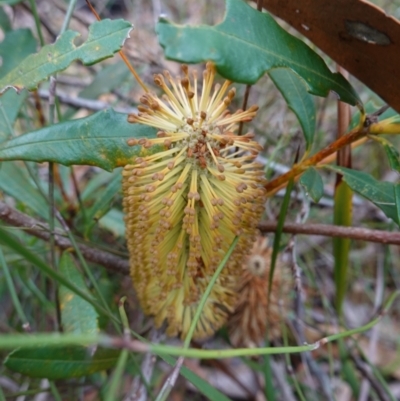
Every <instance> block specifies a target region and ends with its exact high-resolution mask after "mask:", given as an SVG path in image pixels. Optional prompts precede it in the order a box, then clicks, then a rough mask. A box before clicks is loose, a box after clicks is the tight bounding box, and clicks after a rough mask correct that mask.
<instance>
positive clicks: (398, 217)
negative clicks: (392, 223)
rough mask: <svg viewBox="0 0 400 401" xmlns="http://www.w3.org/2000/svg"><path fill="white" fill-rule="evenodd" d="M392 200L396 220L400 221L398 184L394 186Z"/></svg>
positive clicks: (399, 191) (399, 187)
mask: <svg viewBox="0 0 400 401" xmlns="http://www.w3.org/2000/svg"><path fill="white" fill-rule="evenodd" d="M393 189H394V191H393V192H394V199H395V201H396V212H397V219H398V221H400V184H399V183H397V184H394V187H393Z"/></svg>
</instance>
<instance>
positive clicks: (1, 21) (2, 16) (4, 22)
mask: <svg viewBox="0 0 400 401" xmlns="http://www.w3.org/2000/svg"><path fill="white" fill-rule="evenodd" d="M0 4H1V0H0ZM0 27H1V28H2V29H3V31H11V29H12V27H11V23H10V20H9V18H8V15H7V13H6V12H5V11H4V8H0Z"/></svg>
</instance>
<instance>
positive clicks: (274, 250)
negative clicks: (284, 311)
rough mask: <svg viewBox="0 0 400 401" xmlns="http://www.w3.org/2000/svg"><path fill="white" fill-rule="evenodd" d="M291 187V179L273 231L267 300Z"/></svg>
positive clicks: (292, 183)
mask: <svg viewBox="0 0 400 401" xmlns="http://www.w3.org/2000/svg"><path fill="white" fill-rule="evenodd" d="M293 185H294V181H293V179H291V180H290V181H289V182H288V185H287V187H286V192H285V196H284V197H283V202H282V205H281V209H280V211H279V217H278V224H277V227H276V230H275V237H274V243H273V245H272V255H271V267H270V270H269V276H268V299H269V297H270V295H271V292H272V291H271V289H272V281H273V278H274V272H275V265H276V259H277V258H278V253H279V248H280V244H281V237H282V232H283V225H284V224H285V219H286V215H287V212H288V210H289V204H290V195H291V193H292V189H293Z"/></svg>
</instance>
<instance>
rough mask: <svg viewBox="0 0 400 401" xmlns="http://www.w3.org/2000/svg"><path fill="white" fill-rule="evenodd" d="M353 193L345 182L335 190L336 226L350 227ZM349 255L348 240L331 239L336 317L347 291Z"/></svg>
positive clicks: (334, 218) (334, 211) (339, 312)
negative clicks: (333, 260)
mask: <svg viewBox="0 0 400 401" xmlns="http://www.w3.org/2000/svg"><path fill="white" fill-rule="evenodd" d="M352 196H353V193H352V191H351V189H350V188H349V186H348V185H347V184H346V182H344V181H341V182H340V183H339V184H338V185H337V186H336V189H335V197H334V202H335V203H334V208H333V222H334V224H335V225H337V226H351V223H352V221H351V220H352ZM349 254H350V239H349V238H333V257H334V259H335V265H334V271H333V276H334V280H335V286H336V297H335V307H336V311H337V313H338V315H340V314H341V312H342V305H343V301H344V297H345V295H346V291H347V284H348V277H347V275H348V274H347V272H348V265H349Z"/></svg>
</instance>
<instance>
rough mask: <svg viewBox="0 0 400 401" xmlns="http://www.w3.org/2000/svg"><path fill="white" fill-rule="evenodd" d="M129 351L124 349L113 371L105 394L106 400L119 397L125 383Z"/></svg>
mask: <svg viewBox="0 0 400 401" xmlns="http://www.w3.org/2000/svg"><path fill="white" fill-rule="evenodd" d="M128 356H129V351H128V350H127V349H124V350H122V351H121V354H120V356H119V358H118V362H117V366H116V368H115V370H114V372H113V375H112V377H111V380H110V382H109V383H107V387H108V388H107V390H106V394H105V396H104V401H115V400H116V399H118V394H119V393H120V392H121V389H122V387H123V383H121V381H122V379H123V374H124V370H125V366H126V363H127V361H128Z"/></svg>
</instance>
